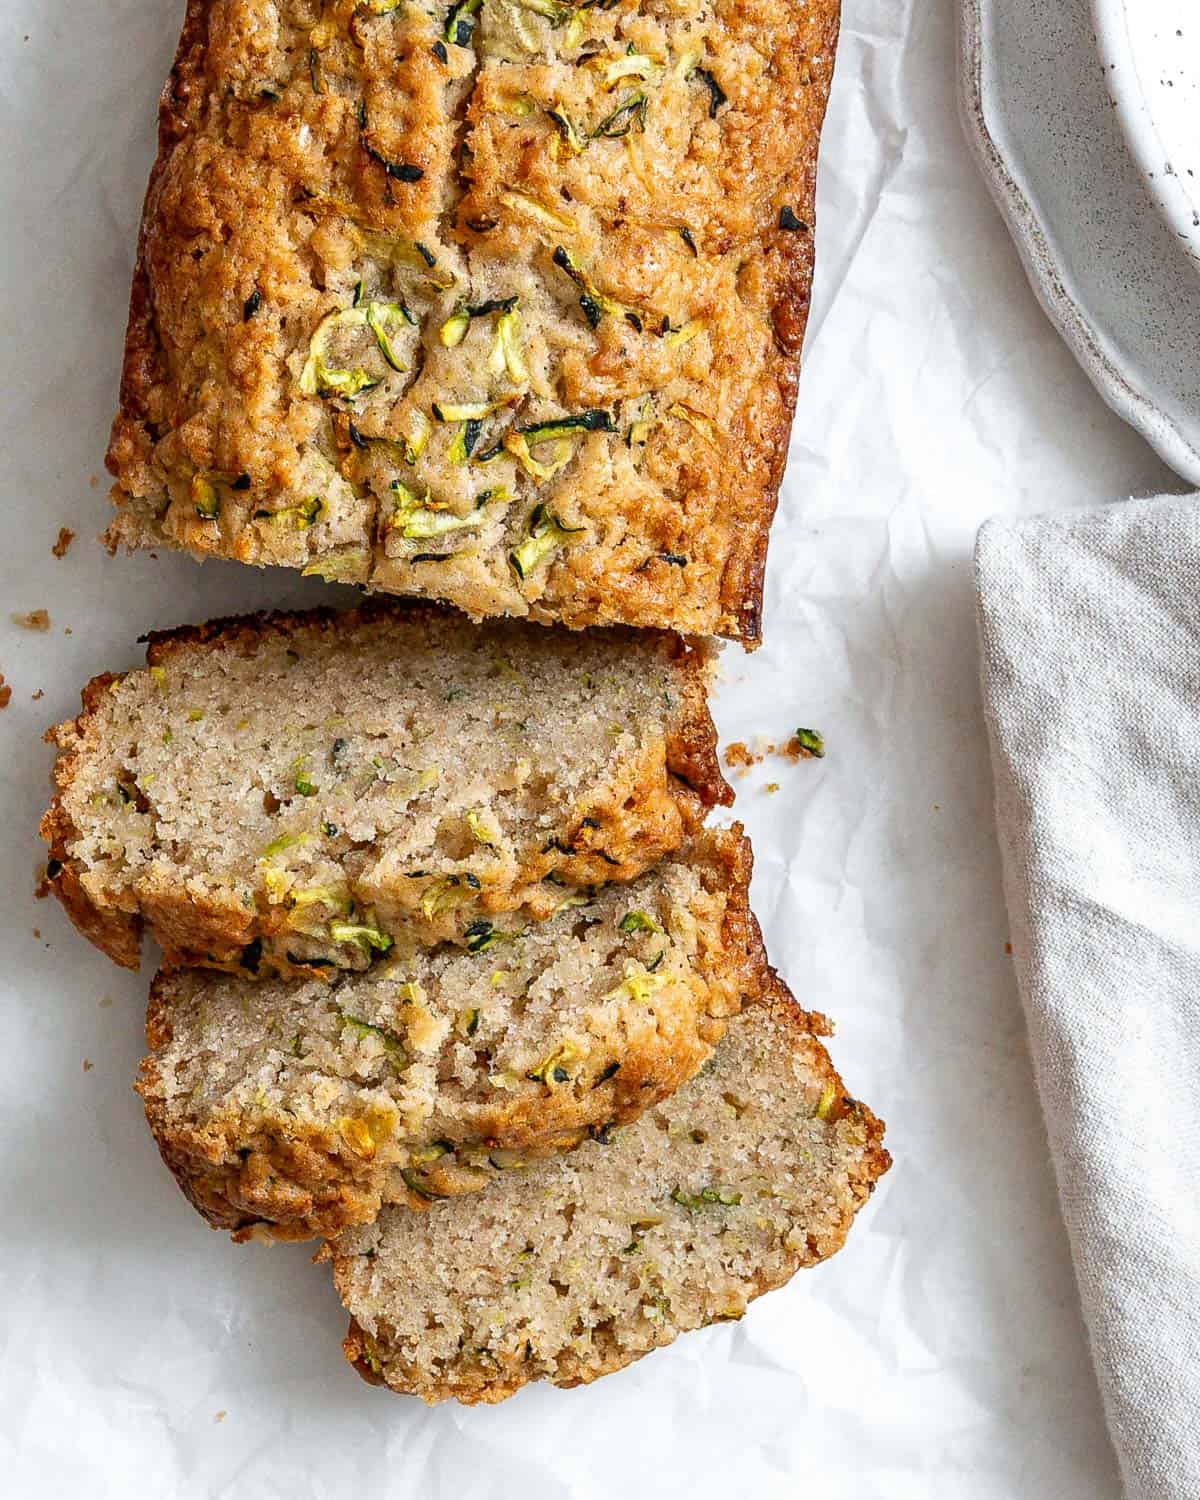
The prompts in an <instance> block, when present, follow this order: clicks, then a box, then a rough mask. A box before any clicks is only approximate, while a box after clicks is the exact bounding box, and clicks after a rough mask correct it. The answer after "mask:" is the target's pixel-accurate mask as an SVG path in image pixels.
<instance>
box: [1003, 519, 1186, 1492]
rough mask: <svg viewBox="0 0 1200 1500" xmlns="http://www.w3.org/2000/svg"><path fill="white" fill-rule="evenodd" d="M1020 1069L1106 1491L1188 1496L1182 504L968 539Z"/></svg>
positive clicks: (1027, 523) (1043, 522)
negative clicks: (1097, 1428) (1065, 1255)
mask: <svg viewBox="0 0 1200 1500" xmlns="http://www.w3.org/2000/svg"><path fill="white" fill-rule="evenodd" d="M977 558H978V577H979V618H980V640H981V646H982V659H983V691H984V701H985V705H986V716H987V720H988V726H989V730H990V738H991V746H992V760H993V765H994V767H995V773H996V809H997V815H998V823H999V829H1000V846H1001V850H1002V853H1003V858H1004V884H1005V890H1006V893H1007V896H1008V910H1009V913H1010V915H1011V917H1012V927H1013V948H1014V951H1015V962H1016V969H1017V975H1018V978H1019V981H1020V988H1021V996H1022V999H1023V1000H1024V1002H1025V1009H1026V1012H1027V1015H1028V1019H1029V1032H1030V1038H1031V1041H1032V1052H1033V1063H1034V1072H1035V1073H1036V1075H1037V1080H1038V1089H1039V1092H1040V1094H1041V1099H1042V1106H1043V1108H1044V1110H1045V1114H1046V1120H1047V1124H1048V1127H1049V1136H1050V1146H1051V1150H1052V1152H1053V1154H1054V1165H1055V1170H1056V1172H1057V1175H1058V1182H1059V1188H1060V1191H1061V1195H1062V1203H1063V1213H1064V1216H1065V1218H1066V1223H1067V1229H1068V1232H1069V1234H1070V1238H1071V1243H1072V1248H1073V1251H1074V1256H1075V1265H1076V1268H1077V1272H1078V1276H1079V1284H1080V1291H1081V1293H1082V1298H1083V1311H1084V1316H1085V1317H1086V1319H1087V1323H1088V1327H1089V1329H1090V1330H1091V1337H1092V1345H1093V1348H1094V1349H1095V1353H1096V1364H1097V1368H1098V1370H1099V1373H1100V1377H1101V1386H1102V1389H1103V1391H1104V1397H1105V1403H1106V1406H1107V1408H1108V1413H1109V1421H1110V1424H1111V1428H1112V1432H1113V1437H1114V1440H1115V1442H1116V1445H1117V1451H1118V1454H1119V1456H1120V1459H1121V1468H1122V1472H1123V1473H1124V1475H1125V1480H1126V1488H1127V1493H1128V1496H1129V1500H1195V1497H1196V1496H1197V1495H1198V1494H1200V1399H1198V1397H1200V1392H1198V1389H1197V1373H1198V1372H1200V1206H1198V1205H1200V1116H1198V1115H1197V1111H1196V1080H1197V1078H1200V946H1198V945H1197V942H1196V869H1197V865H1198V864H1200V802H1198V800H1197V795H1196V744H1197V742H1198V741H1200V600H1198V599H1197V596H1196V589H1195V583H1196V578H1197V576H1198V575H1200V506H1197V504H1196V500H1195V497H1194V496H1187V497H1185V498H1184V499H1182V500H1181V499H1178V498H1175V497H1171V498H1170V499H1166V500H1137V501H1132V502H1130V503H1129V504H1127V505H1121V506H1106V507H1104V508H1103V509H1098V510H1084V511H1081V512H1080V511H1077V512H1074V513H1072V514H1070V515H1066V516H1064V515H1053V516H1048V517H1037V518H1032V519H1030V518H1026V519H1022V520H1018V521H1011V520H1010V519H1009V518H1008V517H999V518H997V519H996V520H993V521H990V522H989V523H988V524H987V526H985V527H984V529H983V531H982V532H981V533H980V537H979V546H978V552H977Z"/></svg>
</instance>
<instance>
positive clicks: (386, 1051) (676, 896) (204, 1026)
mask: <svg viewBox="0 0 1200 1500" xmlns="http://www.w3.org/2000/svg"><path fill="white" fill-rule="evenodd" d="M749 874H750V853H749V846H748V844H747V843H746V841H745V839H744V838H743V837H742V836H741V833H740V830H736V831H722V832H718V833H705V834H702V835H701V836H700V838H699V839H697V840H696V841H695V842H694V843H693V844H691V845H689V846H687V848H685V850H683V851H681V852H680V854H678V855H677V856H674V857H672V858H669V859H667V860H666V861H664V862H663V863H661V864H660V865H658V866H657V867H656V868H655V869H654V870H652V871H651V872H650V873H649V874H647V875H644V876H642V877H641V879H640V880H637V881H635V882H633V883H632V884H630V885H627V886H609V887H607V888H606V889H605V890H604V891H602V892H601V893H600V894H599V895H597V896H596V897H594V898H593V899H591V900H588V899H587V898H585V897H574V898H568V900H567V901H566V902H565V903H564V906H565V909H564V910H563V911H560V912H559V913H558V914H557V915H555V916H552V917H549V918H547V919H546V920H545V921H542V922H529V923H525V924H524V925H518V926H516V927H514V928H512V929H510V930H508V931H502V930H500V929H499V928H496V927H491V926H490V925H489V924H487V923H481V924H480V931H479V933H478V936H477V938H476V939H475V940H474V941H473V942H472V944H471V947H470V949H469V950H467V951H465V952H464V951H463V950H462V949H459V948H454V947H451V946H449V945H443V946H442V947H441V948H439V949H437V950H435V951H433V952H420V953H417V954H415V955H413V956H412V957H411V958H409V959H407V960H390V959H389V960H385V961H384V962H382V963H379V964H376V965H375V966H374V967H373V968H372V969H370V970H369V971H368V972H367V973H365V974H364V973H358V974H355V973H350V974H344V975H341V976H339V977H338V978H337V979H335V980H334V981H333V982H332V983H323V982H322V981H320V980H286V979H263V980H260V981H257V982H255V981H251V980H246V979H242V978H239V977H236V976H233V975H228V974H217V973H213V972H211V971H207V972H206V971H204V970H199V969H190V970H178V971H176V972H174V973H164V974H160V975H159V977H158V979H157V980H156V981H155V984H154V987H153V990H152V995H151V1003H150V1011H149V1017H148V1021H147V1037H148V1040H149V1044H150V1047H151V1049H152V1050H151V1052H150V1055H149V1056H148V1057H147V1058H146V1059H145V1061H144V1062H143V1064H142V1070H141V1078H140V1082H139V1084H138V1088H139V1092H140V1093H141V1095H142V1097H143V1100H144V1102H145V1106H146V1115H147V1118H148V1119H149V1122H150V1126H151V1129H152V1130H153V1132H154V1135H155V1138H156V1139H157V1141H158V1145H159V1149H160V1151H161V1152H162V1156H163V1159H164V1160H165V1161H166V1163H167V1165H168V1166H169V1167H170V1168H171V1169H172V1171H173V1172H174V1173H175V1175H176V1177H177V1178H178V1179H179V1182H180V1184H181V1186H182V1187H183V1189H184V1191H185V1192H186V1193H187V1194H188V1196H189V1198H191V1200H192V1202H193V1203H194V1204H195V1205H196V1207H197V1208H198V1209H199V1210H200V1212H201V1213H202V1214H204V1216H205V1218H207V1219H208V1221H209V1222H210V1223H211V1224H213V1225H214V1226H215V1227H217V1228H222V1229H229V1230H232V1231H233V1232H234V1235H235V1237H236V1238H238V1239H245V1238H249V1237H251V1236H252V1235H253V1236H254V1237H264V1236H265V1237H271V1238H284V1239H300V1238H304V1237H306V1236H308V1235H313V1234H332V1233H335V1232H336V1231H337V1230H339V1229H341V1228H343V1227H345V1226H346V1225H348V1224H355V1223H360V1222H365V1221H367V1220H369V1219H372V1218H374V1217H375V1215H376V1214H377V1213H378V1211H379V1207H380V1204H381V1203H382V1202H396V1201H399V1202H405V1201H407V1202H408V1203H410V1204H413V1205H416V1206H420V1205H422V1204H427V1203H430V1202H432V1201H433V1200H434V1199H437V1198H440V1197H446V1196H450V1195H453V1194H457V1193H465V1192H472V1191H474V1190H475V1189H476V1188H479V1187H482V1186H484V1185H485V1184H486V1183H487V1182H488V1180H489V1179H490V1178H491V1177H492V1176H494V1175H496V1174H497V1173H504V1174H509V1173H511V1172H512V1171H513V1170H515V1169H516V1168H517V1166H519V1165H520V1164H522V1163H524V1162H526V1161H528V1160H530V1159H532V1158H534V1157H536V1156H539V1155H545V1154H548V1153H552V1152H558V1151H563V1150H567V1149H569V1148H571V1147H573V1146H575V1145H577V1144H578V1142H579V1141H580V1140H581V1139H582V1138H583V1137H584V1136H585V1135H588V1134H589V1133H590V1134H591V1135H592V1136H593V1137H594V1138H596V1139H607V1137H608V1135H609V1133H610V1132H611V1131H612V1130H613V1129H614V1128H615V1127H616V1126H618V1125H621V1124H625V1123H627V1122H628V1121H629V1120H632V1119H634V1118H636V1117H637V1116H638V1115H639V1114H641V1112H642V1111H643V1110H645V1109H647V1108H649V1107H650V1106H651V1105H653V1104H656V1103H657V1102H658V1101H659V1100H660V1099H662V1098H664V1097H666V1095H668V1094H670V1093H671V1092H672V1091H673V1090H674V1089H676V1088H677V1087H678V1086H679V1085H680V1084H681V1083H683V1082H684V1081H685V1080H686V1079H688V1078H690V1077H691V1076H692V1075H693V1074H694V1073H695V1072H696V1070H697V1069H698V1068H699V1067H700V1066H701V1064H702V1063H704V1061H705V1060H706V1059H707V1058H708V1056H709V1055H710V1053H711V1050H712V1047H713V1045H714V1043H715V1042H716V1041H717V1040H718V1039H719V1038H720V1036H721V1034H722V1031H723V1029H724V1023H725V1018H726V1017H728V1016H730V1015H732V1014H734V1013H736V1012H737V1011H738V1009H739V1008H740V1007H741V1005H742V1003H743V1001H744V1000H745V999H751V1000H753V999H754V998H756V997H757V996H758V995H760V994H761V993H762V989H763V985H764V983H765V982H766V980H767V969H766V960H765V958H764V956H763V951H762V945H761V940H760V938H759V935H758V928H757V925H756V924H755V922H754V920H753V918H752V917H751V916H750V914H749V909H748V906H747V884H748V880H749ZM576 903H582V904H576Z"/></svg>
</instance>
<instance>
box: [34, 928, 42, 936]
mask: <svg viewBox="0 0 1200 1500" xmlns="http://www.w3.org/2000/svg"><path fill="white" fill-rule="evenodd" d="M33 935H34V937H35V938H40V937H41V935H42V929H41V928H40V927H35V928H34V929H33Z"/></svg>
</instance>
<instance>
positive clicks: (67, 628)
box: [63, 625, 75, 635]
mask: <svg viewBox="0 0 1200 1500" xmlns="http://www.w3.org/2000/svg"><path fill="white" fill-rule="evenodd" d="M74 634H75V632H74V631H73V630H72V629H71V627H70V626H69V625H68V626H67V627H66V628H65V629H64V630H63V635H74Z"/></svg>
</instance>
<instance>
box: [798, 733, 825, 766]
mask: <svg viewBox="0 0 1200 1500" xmlns="http://www.w3.org/2000/svg"><path fill="white" fill-rule="evenodd" d="M793 739H794V740H795V741H796V744H797V746H798V747H799V748H800V750H801V751H802V752H803V753H804V754H806V755H811V756H813V757H815V759H817V760H823V759H824V758H825V741H824V739H823V738H822V736H821V735H820V734H818V733H817V731H816V730H815V729H797V731H796V733H795V734H794V735H793Z"/></svg>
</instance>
